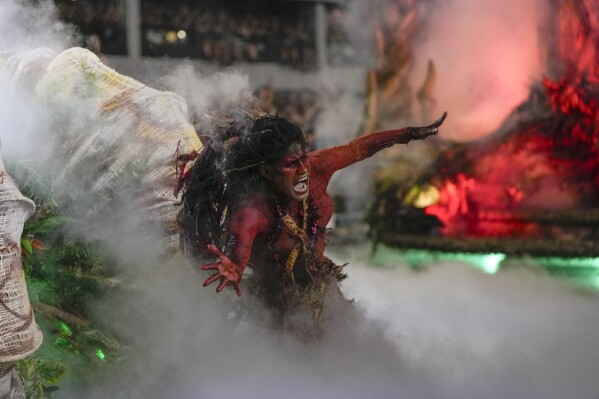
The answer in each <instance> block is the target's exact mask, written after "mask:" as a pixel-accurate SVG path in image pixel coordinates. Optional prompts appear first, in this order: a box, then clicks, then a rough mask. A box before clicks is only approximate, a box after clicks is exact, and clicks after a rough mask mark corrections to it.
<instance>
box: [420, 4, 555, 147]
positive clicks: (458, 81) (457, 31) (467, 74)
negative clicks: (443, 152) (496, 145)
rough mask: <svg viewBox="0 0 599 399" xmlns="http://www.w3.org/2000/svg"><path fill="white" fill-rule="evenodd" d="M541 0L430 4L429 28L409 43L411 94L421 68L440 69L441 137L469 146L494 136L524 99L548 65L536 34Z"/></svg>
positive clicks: (543, 7) (543, 17) (543, 9)
mask: <svg viewBox="0 0 599 399" xmlns="http://www.w3.org/2000/svg"><path fill="white" fill-rule="evenodd" d="M548 8H549V4H548V2H547V1H546V0H527V1H515V0H509V1H485V2H480V1H476V0H451V1H446V2H432V3H431V4H430V5H429V7H428V8H427V14H426V15H424V16H423V18H425V19H426V22H425V23H426V29H425V31H424V32H423V33H422V35H421V36H420V38H419V40H418V42H416V43H415V44H414V47H415V52H416V54H417V56H416V60H415V61H416V63H415V74H414V80H413V83H414V87H418V86H417V85H419V84H421V82H422V81H423V80H424V73H425V71H426V62H427V61H428V60H429V59H431V60H432V61H433V62H434V64H435V67H436V70H437V84H436V87H435V91H434V92H433V96H434V98H435V100H436V102H437V104H436V107H435V110H436V111H435V112H434V113H435V114H440V113H441V112H442V111H444V110H447V111H448V112H449V115H450V117H449V118H448V119H447V121H446V122H445V124H444V126H443V129H442V130H441V132H440V136H441V137H442V138H444V139H447V140H453V141H469V140H473V139H477V138H479V137H482V136H485V135H487V134H489V133H491V132H493V131H495V130H496V129H497V128H499V126H500V125H501V123H502V122H503V121H504V120H505V118H506V117H507V116H508V115H509V114H510V113H511V112H512V111H513V110H514V109H515V108H516V107H517V106H518V105H519V104H521V103H522V102H523V101H524V100H526V99H527V97H528V94H529V89H530V86H531V84H532V83H533V82H534V81H537V80H539V79H540V78H541V77H542V74H543V73H544V71H545V68H546V66H545V65H543V62H545V61H546V60H543V59H542V52H543V46H547V44H544V43H543V41H542V40H543V38H542V37H540V36H539V32H540V29H541V27H542V26H543V25H545V24H547V23H548V21H547V15H548V13H547V10H548Z"/></svg>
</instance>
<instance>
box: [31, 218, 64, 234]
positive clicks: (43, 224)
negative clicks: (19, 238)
mask: <svg viewBox="0 0 599 399" xmlns="http://www.w3.org/2000/svg"><path fill="white" fill-rule="evenodd" d="M73 220H75V219H74V218H71V217H68V216H51V217H48V218H45V219H42V220H38V221H32V222H27V223H25V227H24V228H23V234H46V233H49V232H50V231H52V230H54V229H55V228H56V227H58V226H60V225H61V224H63V223H66V222H71V221H73Z"/></svg>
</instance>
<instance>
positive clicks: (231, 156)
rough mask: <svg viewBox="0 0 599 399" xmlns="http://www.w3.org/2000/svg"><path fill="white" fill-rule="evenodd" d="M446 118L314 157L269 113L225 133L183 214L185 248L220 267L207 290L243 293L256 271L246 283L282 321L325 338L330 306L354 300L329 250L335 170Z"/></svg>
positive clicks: (299, 136) (196, 175) (192, 183)
mask: <svg viewBox="0 0 599 399" xmlns="http://www.w3.org/2000/svg"><path fill="white" fill-rule="evenodd" d="M446 115H447V113H444V114H443V115H442V116H441V117H440V118H439V119H438V120H437V121H435V122H434V123H433V124H431V125H429V126H426V127H408V128H403V129H398V130H390V131H386V132H380V133H373V134H370V135H366V136H362V137H359V138H357V139H355V140H352V141H350V142H349V143H347V144H344V145H341V146H337V147H332V148H326V149H319V150H316V151H313V152H310V153H308V152H307V145H308V143H307V140H306V136H305V135H304V133H303V132H302V130H301V129H300V128H299V126H297V125H295V124H293V123H292V122H290V121H288V120H286V119H284V118H280V117H275V116H263V117H260V118H258V119H255V120H251V121H250V123H249V125H250V126H247V124H243V123H239V124H232V125H231V126H229V127H228V128H226V129H224V131H223V132H222V133H221V134H219V135H218V136H217V137H215V138H213V139H212V140H211V141H210V142H208V143H206V145H205V147H204V148H203V149H202V152H201V153H200V155H199V157H198V159H197V160H196V162H195V164H194V166H193V167H192V169H191V172H190V174H189V176H188V177H187V178H186V180H185V181H184V182H183V183H184V190H185V191H184V193H183V196H182V204H183V208H182V209H181V211H180V212H179V217H178V220H179V224H180V236H181V242H182V247H183V248H184V251H185V252H186V253H187V254H188V255H190V256H191V258H192V259H194V261H195V262H200V263H206V264H204V265H203V266H202V267H201V269H202V270H211V271H213V272H214V273H213V274H212V275H211V276H210V277H209V278H208V279H206V281H205V282H204V286H206V285H210V284H212V283H215V282H216V283H218V284H217V288H216V291H217V292H220V291H222V290H223V289H224V288H225V287H227V286H228V285H230V286H232V287H233V288H234V289H235V291H236V292H237V295H240V296H241V292H242V291H241V283H242V277H243V275H244V270H245V269H246V268H247V267H250V268H251V269H252V272H253V273H252V275H251V277H249V278H247V279H244V280H243V282H244V283H243V284H244V286H246V289H247V290H248V291H249V292H250V293H251V294H253V295H255V296H256V297H257V298H258V299H259V300H260V301H261V302H262V303H263V304H264V306H266V308H267V309H269V310H270V312H271V314H272V316H273V320H274V321H275V323H276V324H278V325H282V326H284V327H286V328H289V329H292V330H294V331H296V332H298V333H299V334H300V335H309V336H313V335H319V334H320V333H321V332H322V331H321V328H320V326H321V324H322V323H321V321H322V320H325V319H327V318H329V317H331V316H332V314H331V312H330V309H329V306H328V305H327V304H328V303H336V304H337V305H338V304H339V303H349V301H347V300H345V299H344V298H343V295H342V294H341V292H340V291H339V288H338V284H337V282H338V281H339V280H341V279H342V278H344V277H345V275H344V273H342V270H341V269H342V267H341V266H338V265H335V264H334V263H333V262H332V261H331V260H329V259H328V258H326V257H325V256H324V250H325V244H326V234H325V233H326V225H327V223H328V222H329V220H330V219H331V216H332V213H333V205H332V201H331V198H330V197H329V195H328V194H327V192H326V189H327V186H328V184H329V181H330V179H331V177H332V175H333V173H335V172H336V171H338V170H340V169H343V168H345V167H347V166H349V165H351V164H353V163H355V162H359V161H362V160H364V159H366V158H368V157H370V156H372V155H373V154H375V153H376V152H378V151H380V150H382V149H384V148H386V147H389V146H391V145H393V144H400V143H403V144H407V143H408V142H410V141H412V140H422V139H424V138H426V137H428V136H430V135H434V134H436V133H437V131H438V128H439V126H441V124H442V123H443V121H444V119H445V117H446ZM214 258H216V261H214ZM306 314H309V315H311V316H310V317H306ZM298 320H300V322H298Z"/></svg>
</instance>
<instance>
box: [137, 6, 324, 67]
mask: <svg viewBox="0 0 599 399" xmlns="http://www.w3.org/2000/svg"><path fill="white" fill-rule="evenodd" d="M141 4H142V10H141V19H142V30H143V54H144V55H149V56H162V55H169V56H184V57H192V58H200V59H205V60H208V61H212V62H216V63H218V64H221V65H230V64H233V63H236V62H276V63H281V64H285V65H289V66H292V67H294V68H299V69H304V68H312V67H314V66H315V63H316V51H315V43H314V33H313V28H311V27H310V23H311V22H310V21H311V19H310V18H309V15H310V14H309V12H310V11H311V7H310V6H305V5H302V4H295V3H293V4H286V5H285V7H281V6H280V4H281V3H280V2H279V3H278V6H276V7H274V6H273V7H272V8H266V7H264V8H260V7H251V2H243V3H241V4H235V3H231V2H223V3H222V4H217V5H212V6H210V3H209V2H205V3H201V4H199V3H197V2H189V3H182V4H180V5H179V6H177V7H174V6H173V5H171V4H168V3H165V2H162V1H158V0H142V2H141ZM266 4H267V3H266Z"/></svg>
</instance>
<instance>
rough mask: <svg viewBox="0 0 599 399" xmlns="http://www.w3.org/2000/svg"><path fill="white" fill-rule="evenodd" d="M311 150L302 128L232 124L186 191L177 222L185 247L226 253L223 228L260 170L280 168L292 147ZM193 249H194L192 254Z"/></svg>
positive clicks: (281, 121) (271, 121) (279, 122)
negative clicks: (207, 246)
mask: <svg viewBox="0 0 599 399" xmlns="http://www.w3.org/2000/svg"><path fill="white" fill-rule="evenodd" d="M294 143H300V144H302V145H304V146H307V145H308V141H307V138H306V136H305V134H304V133H303V132H302V130H301V128H300V127H299V126H298V125H296V124H294V123H292V122H290V121H289V120H287V119H285V118H282V117H279V116H262V117H260V118H258V119H255V120H253V124H251V125H250V126H248V125H247V121H242V122H239V123H232V124H231V125H230V126H228V127H227V128H225V129H224V130H223V131H221V132H220V133H219V134H218V135H217V136H215V137H214V138H212V140H210V141H209V142H208V143H206V144H205V146H204V148H203V149H202V151H201V153H200V154H199V156H198V158H197V160H196V161H195V164H194V165H193V167H192V169H191V171H190V173H189V175H188V177H187V180H186V181H185V183H184V184H185V185H184V188H183V190H184V191H183V195H182V205H183V208H182V209H181V210H180V211H179V214H178V222H179V226H180V228H181V240H182V245H183V246H184V247H185V246H186V245H191V246H192V248H186V250H191V253H196V254H197V250H198V248H197V245H198V244H200V245H205V244H208V243H214V244H215V245H216V246H217V247H219V248H221V249H222V248H223V245H224V244H225V243H224V240H226V237H224V236H223V225H224V223H225V220H226V217H227V214H231V212H232V211H233V209H234V208H235V206H236V205H237V202H238V201H239V199H240V198H241V197H242V195H243V193H245V192H247V191H248V190H250V189H251V186H252V185H255V184H256V183H257V182H258V180H259V179H260V178H261V176H260V174H259V173H258V166H259V165H261V164H265V163H266V164H269V163H274V162H277V161H278V160H279V159H281V157H282V156H283V155H284V154H285V152H286V151H287V149H288V148H289V146H290V145H291V144H294ZM194 247H195V248H194Z"/></svg>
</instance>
